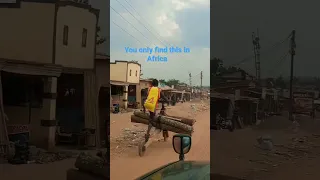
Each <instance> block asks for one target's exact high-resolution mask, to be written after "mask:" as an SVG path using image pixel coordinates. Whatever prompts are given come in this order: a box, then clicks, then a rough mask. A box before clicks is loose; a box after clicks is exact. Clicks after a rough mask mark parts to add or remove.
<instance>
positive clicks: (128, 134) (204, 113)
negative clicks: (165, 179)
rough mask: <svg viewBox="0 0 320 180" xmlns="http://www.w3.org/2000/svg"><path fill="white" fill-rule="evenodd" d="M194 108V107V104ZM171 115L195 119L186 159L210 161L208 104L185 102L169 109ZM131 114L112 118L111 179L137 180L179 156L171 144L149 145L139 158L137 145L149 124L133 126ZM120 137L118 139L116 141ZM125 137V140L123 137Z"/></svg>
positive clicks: (169, 142) (157, 143)
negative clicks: (143, 154) (189, 149)
mask: <svg viewBox="0 0 320 180" xmlns="http://www.w3.org/2000/svg"><path fill="white" fill-rule="evenodd" d="M192 104H193V105H194V106H193V107H192V106H191V105H192ZM167 113H168V114H169V115H176V116H184V117H188V116H189V117H190V116H192V115H194V116H195V118H196V120H197V122H196V123H195V125H194V128H195V132H194V134H193V135H192V148H191V151H190V152H189V153H188V154H187V155H186V159H187V160H203V161H209V160H210V112H209V106H208V103H207V104H206V105H204V104H203V103H200V102H198V103H194V102H192V103H183V104H177V105H176V106H170V107H169V108H168V109H167ZM131 114H132V113H127V114H121V115H112V116H111V132H110V134H111V148H110V149H111V162H110V163H111V179H114V180H122V179H134V178H137V177H139V176H141V175H143V174H145V173H147V172H149V171H151V170H153V169H155V168H158V167H160V166H162V165H165V164H168V163H170V162H173V161H177V160H178V154H176V153H175V152H174V151H173V149H172V143H171V139H170V140H169V141H168V142H163V141H160V142H155V143H153V144H151V146H149V148H148V149H147V152H146V154H145V156H144V157H139V155H138V149H137V146H136V145H137V144H138V142H140V140H142V138H143V137H144V133H145V131H146V128H147V126H146V125H140V124H132V123H131V122H130V115H131ZM172 135H173V134H172V133H171V134H170V137H172ZM117 137H118V138H117ZM119 137H120V138H119ZM121 137H122V138H121Z"/></svg>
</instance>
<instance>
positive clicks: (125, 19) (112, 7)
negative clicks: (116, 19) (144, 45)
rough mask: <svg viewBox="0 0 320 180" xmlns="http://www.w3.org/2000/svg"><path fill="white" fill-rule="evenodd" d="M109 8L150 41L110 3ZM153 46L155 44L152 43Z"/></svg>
mask: <svg viewBox="0 0 320 180" xmlns="http://www.w3.org/2000/svg"><path fill="white" fill-rule="evenodd" d="M110 8H111V9H112V10H113V11H114V12H116V13H117V14H118V15H119V16H120V17H121V18H122V19H123V20H125V21H126V22H127V23H129V24H130V25H131V26H132V27H133V28H134V29H135V30H137V31H138V32H139V33H140V34H141V35H142V36H143V37H144V38H146V39H147V40H148V41H149V42H151V41H150V39H149V38H147V37H146V36H145V35H144V34H143V33H142V32H141V31H139V30H138V29H137V28H136V27H135V26H134V25H133V24H131V23H130V22H129V21H128V20H126V18H124V17H123V16H122V15H121V14H120V13H119V12H118V11H116V10H115V9H114V8H113V7H112V6H111V5H110ZM153 45H154V46H156V45H155V44H153Z"/></svg>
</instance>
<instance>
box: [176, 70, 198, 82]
mask: <svg viewBox="0 0 320 180" xmlns="http://www.w3.org/2000/svg"><path fill="white" fill-rule="evenodd" d="M200 74H201V72H200V73H199V74H197V75H195V76H192V78H194V77H197V76H199V75H200ZM187 81H189V78H188V79H186V80H184V81H180V83H185V82H187Z"/></svg>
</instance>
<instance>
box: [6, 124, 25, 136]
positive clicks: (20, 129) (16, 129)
mask: <svg viewBox="0 0 320 180" xmlns="http://www.w3.org/2000/svg"><path fill="white" fill-rule="evenodd" d="M7 129H8V134H9V135H10V134H20V133H28V132H30V129H29V125H7Z"/></svg>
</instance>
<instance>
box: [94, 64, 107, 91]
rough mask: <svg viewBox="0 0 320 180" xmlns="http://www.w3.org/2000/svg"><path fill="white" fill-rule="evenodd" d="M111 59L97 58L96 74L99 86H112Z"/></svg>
mask: <svg viewBox="0 0 320 180" xmlns="http://www.w3.org/2000/svg"><path fill="white" fill-rule="evenodd" d="M109 64H110V61H109V60H96V76H97V81H98V87H99V88H100V87H101V86H104V87H109V86H110V81H109V79H110V66H109Z"/></svg>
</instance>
